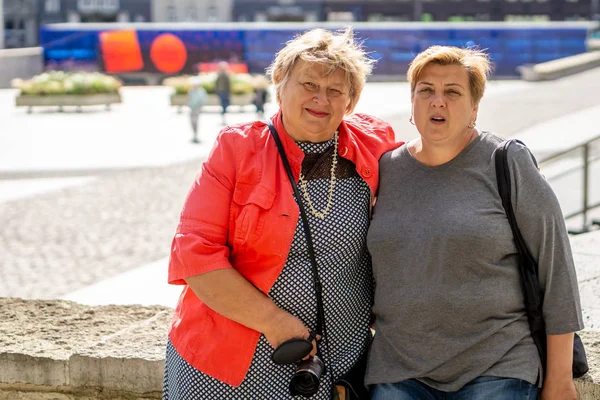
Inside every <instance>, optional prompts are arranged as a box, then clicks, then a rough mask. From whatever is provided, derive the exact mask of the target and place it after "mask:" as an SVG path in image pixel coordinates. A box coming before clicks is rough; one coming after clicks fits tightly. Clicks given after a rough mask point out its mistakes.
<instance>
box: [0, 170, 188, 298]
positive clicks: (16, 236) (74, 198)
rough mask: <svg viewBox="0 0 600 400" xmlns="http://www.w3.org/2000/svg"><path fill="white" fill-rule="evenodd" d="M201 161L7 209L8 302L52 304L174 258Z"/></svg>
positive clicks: (4, 273)
mask: <svg viewBox="0 0 600 400" xmlns="http://www.w3.org/2000/svg"><path fill="white" fill-rule="evenodd" d="M199 167H200V162H199V161H189V162H186V163H182V164H177V165H173V166H168V167H162V168H158V167H157V168H147V169H140V170H133V171H124V172H116V173H110V174H105V175H102V176H98V177H97V178H96V179H94V180H93V181H92V182H90V183H87V184H84V185H78V186H73V187H70V188H66V189H62V190H59V191H55V192H51V193H46V194H42V195H38V196H35V197H32V198H26V199H20V200H16V201H10V202H5V203H2V204H0V226H2V231H1V232H2V233H1V234H0V254H2V256H1V257H0V275H1V279H0V297H6V296H9V297H22V298H29V299H33V298H39V299H51V298H57V297H60V296H61V295H63V294H65V293H68V292H71V291H74V290H76V289H79V288H81V287H82V286H86V285H89V284H92V283H94V282H97V281H99V280H102V279H106V278H108V277H111V276H114V275H117V274H120V273H122V272H124V271H127V270H129V269H132V268H135V267H138V266H140V265H141V264H144V263H147V262H151V261H154V260H156V259H159V258H162V257H165V256H166V255H168V251H169V248H170V242H171V239H172V235H173V233H174V231H175V227H176V224H177V221H178V216H179V212H180V209H181V206H182V204H183V200H184V197H185V194H186V192H187V190H188V188H189V186H190V184H191V182H192V181H193V179H194V176H195V174H196V173H197V171H198V170H199Z"/></svg>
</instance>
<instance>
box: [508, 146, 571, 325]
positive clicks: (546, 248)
mask: <svg viewBox="0 0 600 400" xmlns="http://www.w3.org/2000/svg"><path fill="white" fill-rule="evenodd" d="M508 158H509V164H510V168H511V186H512V188H513V189H512V202H513V207H514V209H515V215H516V219H517V223H518V225H519V229H520V230H521V233H522V234H523V238H524V239H525V242H526V244H527V246H528V248H529V251H530V252H531V253H532V255H533V257H534V258H535V259H536V260H537V261H538V266H539V281H540V286H541V287H542V291H543V292H544V306H543V310H542V311H543V316H544V321H545V323H546V333H547V334H551V335H558V334H563V333H569V332H574V331H578V330H580V329H583V318H582V315H581V304H580V301H579V288H578V286H577V275H576V273H575V265H574V262H573V254H572V252H571V245H570V242H569V236H568V234H567V228H566V223H565V220H564V217H563V213H562V211H561V209H560V205H559V203H558V199H557V198H556V195H555V194H554V192H553V190H552V188H551V187H550V185H549V184H548V182H546V180H545V179H544V177H543V176H542V174H541V173H540V172H539V171H538V169H537V164H536V162H535V159H534V157H533V155H532V154H531V153H530V151H529V150H528V149H527V148H526V147H525V146H522V145H520V144H513V145H511V146H510V148H509V154H508Z"/></svg>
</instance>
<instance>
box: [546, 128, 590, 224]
mask: <svg viewBox="0 0 600 400" xmlns="http://www.w3.org/2000/svg"><path fill="white" fill-rule="evenodd" d="M596 141H600V136H596V137H594V138H592V139H590V140H588V141H587V142H585V143H583V144H579V145H577V146H573V147H571V148H569V149H567V150H564V151H561V152H558V153H555V154H553V155H551V156H549V157H546V158H544V159H542V160H541V161H540V162H539V164H540V165H541V164H546V163H548V162H552V161H554V160H556V159H558V158H561V157H562V156H564V155H566V154H568V153H571V152H573V151H575V150H577V149H583V164H582V165H581V167H579V168H582V169H583V193H582V194H583V196H582V199H583V200H582V203H583V204H582V208H581V210H579V211H576V212H574V213H571V214H569V215H566V216H565V219H569V218H573V217H577V216H579V215H581V216H583V227H582V229H581V230H579V231H570V233H575V234H577V233H584V232H588V231H590V229H591V227H592V225H600V222H599V221H592V223H591V224H589V223H588V211H590V210H592V209H594V208H597V207H600V202H598V203H595V204H589V200H590V199H589V191H590V164H591V163H592V162H594V161H597V160H600V157H594V158H591V157H590V148H591V145H592V143H594V142H596ZM574 169H576V168H571V169H568V170H567V171H564V172H562V173H561V174H559V175H558V176H559V177H561V176H563V175H565V174H566V173H567V172H571V171H573V170H574Z"/></svg>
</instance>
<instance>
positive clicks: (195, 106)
mask: <svg viewBox="0 0 600 400" xmlns="http://www.w3.org/2000/svg"><path fill="white" fill-rule="evenodd" d="M206 98H207V94H206V90H205V89H204V87H203V86H202V82H201V81H200V79H199V78H192V81H191V87H190V90H189V92H188V106H189V107H190V122H191V124H192V131H193V133H194V136H193V138H192V142H193V143H200V140H199V139H198V120H199V119H200V114H201V113H202V106H203V105H204V104H205V103H206Z"/></svg>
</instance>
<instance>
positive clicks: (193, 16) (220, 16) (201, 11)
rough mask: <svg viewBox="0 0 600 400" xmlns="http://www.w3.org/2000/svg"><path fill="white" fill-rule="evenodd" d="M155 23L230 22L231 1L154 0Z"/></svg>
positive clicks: (153, 18)
mask: <svg viewBox="0 0 600 400" xmlns="http://www.w3.org/2000/svg"><path fill="white" fill-rule="evenodd" d="M152 20H153V21H154V22H229V21H231V0H153V1H152Z"/></svg>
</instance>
